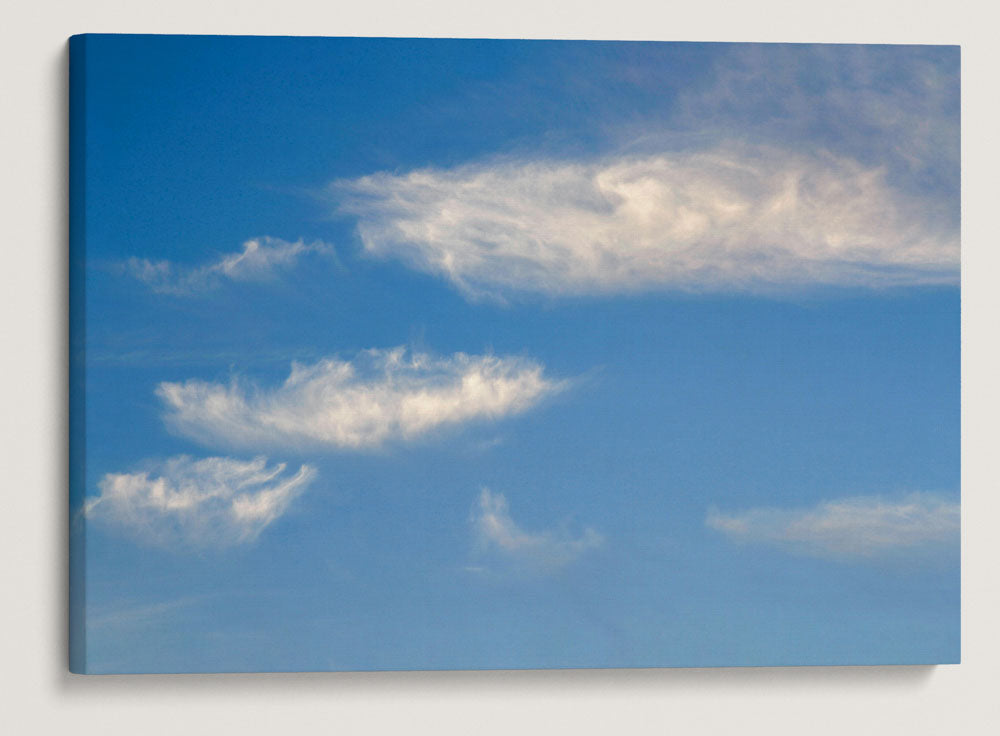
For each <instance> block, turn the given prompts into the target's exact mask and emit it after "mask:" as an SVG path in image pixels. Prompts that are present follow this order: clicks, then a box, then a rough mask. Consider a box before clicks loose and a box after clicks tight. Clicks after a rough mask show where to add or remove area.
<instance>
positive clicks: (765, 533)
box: [705, 493, 961, 559]
mask: <svg viewBox="0 0 1000 736" xmlns="http://www.w3.org/2000/svg"><path fill="white" fill-rule="evenodd" d="M705 523H706V525H707V526H708V527H709V528H710V529H713V530H715V531H718V532H721V533H722V534H724V535H726V536H727V537H729V538H730V539H732V540H733V541H735V542H742V543H753V544H758V543H759V544H766V545H770V546H774V547H778V548H779V549H782V550H785V551H786V552H789V553H792V554H800V555H807V556H814V557H833V558H843V559H870V558H875V557H879V556H884V555H894V554H898V553H900V552H908V551H909V552H913V551H920V550H926V549H934V548H938V547H941V546H957V544H958V541H959V531H960V526H961V507H960V505H959V504H958V503H957V502H955V501H952V500H949V499H947V498H944V497H941V496H937V495H934V494H929V493H913V494H910V495H907V496H905V497H902V498H898V499H895V500H891V499H886V498H882V497H878V496H860V497H854V498H844V499H839V500H835V501H827V502H824V503H821V504H819V505H817V506H815V507H813V508H804V509H780V508H755V509H749V510H746V511H742V512H735V513H723V512H720V511H719V510H717V509H712V510H710V511H709V513H708V516H707V517H706V520H705Z"/></svg>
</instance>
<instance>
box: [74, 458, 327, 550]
mask: <svg viewBox="0 0 1000 736" xmlns="http://www.w3.org/2000/svg"><path fill="white" fill-rule="evenodd" d="M315 476H316V471H315V469H314V468H312V467H311V466H308V465H303V466H302V467H301V468H299V470H298V472H297V473H294V474H290V473H285V464H284V463H278V464H276V465H272V466H268V464H267V460H266V459H265V458H263V457H259V458H256V459H254V460H249V461H242V460H236V459H233V458H228V457H209V458H205V459H203V460H195V459H193V458H191V457H188V456H186V455H181V456H178V457H173V458H170V459H169V460H166V461H165V462H162V463H158V464H155V465H153V466H151V467H149V468H148V469H146V470H143V471H140V472H135V473H107V474H106V475H105V476H104V477H103V478H101V480H100V482H99V484H98V487H99V488H100V491H101V493H100V495H99V496H96V497H94V498H91V499H90V500H88V501H87V503H86V506H85V507H84V513H85V514H86V516H87V518H90V519H94V520H97V521H100V522H106V523H108V524H110V525H112V526H115V527H118V528H121V529H123V530H124V531H126V532H128V533H130V534H131V535H132V536H134V537H136V538H138V539H139V540H141V541H144V542H148V543H152V544H159V545H164V546H174V545H183V546H194V547H226V546H231V545H234V544H239V543H242V542H249V541H252V540H254V539H256V538H257V536H258V535H259V534H260V533H261V531H263V529H264V528H265V527H267V526H268V525H269V524H270V523H271V522H273V521H274V520H275V519H277V518H278V517H280V516H281V515H282V514H283V513H284V512H285V510H286V509H287V508H288V505H289V504H290V503H291V502H292V500H293V499H294V498H295V497H296V496H297V495H298V494H299V493H301V492H302V491H303V490H305V488H306V486H308V485H309V483H310V482H311V481H312V480H313V478H315Z"/></svg>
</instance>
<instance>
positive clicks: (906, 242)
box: [332, 145, 959, 297]
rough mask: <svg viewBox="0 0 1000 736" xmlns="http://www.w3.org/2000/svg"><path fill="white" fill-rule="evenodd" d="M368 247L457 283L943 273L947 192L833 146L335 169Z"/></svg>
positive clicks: (612, 288)
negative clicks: (938, 195)
mask: <svg viewBox="0 0 1000 736" xmlns="http://www.w3.org/2000/svg"><path fill="white" fill-rule="evenodd" d="M332 192H333V193H334V195H335V196H336V197H337V198H338V200H339V202H340V205H339V206H340V209H341V211H342V212H345V213H349V214H353V215H355V216H357V218H358V231H359V233H360V236H361V240H362V242H363V246H364V249H365V252H366V253H368V254H370V255H371V256H375V257H382V258H398V259H401V260H402V261H404V262H405V263H407V264H408V265H409V266H411V267H412V268H415V269H417V270H419V271H423V272H426V273H430V274H433V275H437V276H441V277H443V278H446V279H448V280H449V281H450V282H451V283H453V284H454V285H455V286H457V287H458V288H459V289H461V290H462V291H463V292H465V293H466V294H467V295H469V296H483V295H490V296H495V297H496V296H499V297H503V296H505V295H510V294H517V293H524V292H534V293H541V294H547V295H554V296H565V295H586V294H612V293H629V292H639V291H649V290H665V289H678V290H694V291H713V290H729V291H732V290H769V289H786V288H796V287H801V286H809V285H823V284H828V285H843V286H860V287H881V286H892V285H913V284H942V283H944V284H954V283H957V282H958V276H959V239H958V233H957V230H956V229H955V227H954V225H953V224H952V221H951V220H950V219H949V218H948V217H947V216H946V214H947V213H946V212H945V209H946V206H945V205H944V204H941V205H940V206H939V205H937V204H935V203H934V201H933V200H928V199H927V198H921V197H915V196H911V195H907V194H904V193H902V192H901V191H899V190H896V189H894V188H893V187H891V186H890V185H889V184H888V182H887V179H886V170H885V169H884V168H873V167H865V166H862V165H860V164H858V163H857V162H856V161H854V160H853V159H850V158H845V157H840V156H836V155H834V154H831V153H824V152H811V153H808V154H797V153H792V152H789V151H785V150H781V149H778V148H773V147H766V146H758V147H749V146H725V145H723V146H718V147H716V148H714V149H711V150H705V151H700V152H674V153H660V154H636V155H627V156H617V157H610V158H604V159H601V160H597V161H591V162H568V161H559V160H544V159H538V160H532V159H508V160H498V161H492V162H485V163H470V164H467V165H464V166H459V167H457V168H453V169H422V170H417V171H411V172H409V173H403V174H391V173H376V174H372V175H369V176H365V177H362V178H359V179H354V180H349V181H346V180H344V181H338V182H334V184H333V185H332Z"/></svg>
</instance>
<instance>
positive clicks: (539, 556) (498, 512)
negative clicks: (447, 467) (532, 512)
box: [473, 488, 604, 569]
mask: <svg viewBox="0 0 1000 736" xmlns="http://www.w3.org/2000/svg"><path fill="white" fill-rule="evenodd" d="M473 524H474V527H475V531H476V535H477V537H478V541H479V544H480V547H481V548H482V549H483V550H484V551H493V552H496V553H499V554H500V555H502V556H503V557H505V558H507V559H509V560H513V561H517V562H521V563H525V564H528V565H530V566H533V567H536V568H541V569H555V568H559V567H562V566H564V565H566V564H568V563H570V562H572V561H573V560H575V559H577V558H578V557H579V556H580V555H582V554H583V553H584V552H586V551H587V550H590V549H593V548H595V547H599V546H600V545H601V544H603V542H604V538H603V537H602V536H601V535H600V534H598V533H597V532H596V531H594V530H593V529H590V528H587V529H584V530H583V532H582V533H581V534H579V535H572V534H570V533H569V532H567V531H565V530H558V531H556V530H549V531H539V532H527V531H524V530H523V529H521V527H519V526H518V525H517V524H516V523H515V522H514V520H513V519H512V518H511V516H510V511H509V510H508V507H507V499H506V498H504V496H503V494H501V493H496V494H494V493H492V492H490V490H489V489H487V488H484V489H483V490H482V493H481V494H480V495H479V503H478V505H477V506H476V510H475V513H474V515H473Z"/></svg>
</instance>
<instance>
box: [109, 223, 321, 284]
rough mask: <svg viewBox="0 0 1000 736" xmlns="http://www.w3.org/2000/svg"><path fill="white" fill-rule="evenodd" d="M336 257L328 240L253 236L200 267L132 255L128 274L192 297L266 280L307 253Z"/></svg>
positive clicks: (286, 268)
mask: <svg viewBox="0 0 1000 736" xmlns="http://www.w3.org/2000/svg"><path fill="white" fill-rule="evenodd" d="M311 253H314V254H318V255H324V256H328V257H335V256H336V253H335V251H334V248H333V246H331V245H328V244H327V243H321V242H316V243H309V244H307V243H304V242H302V241H301V240H299V241H296V242H294V243H292V242H288V241H285V240H280V239H278V238H267V237H264V238H254V239H252V240H248V241H246V242H245V243H244V244H243V250H241V251H239V252H237V253H229V254H226V255H224V256H222V257H221V258H219V259H218V260H216V261H213V262H212V263H209V264H206V265H204V266H198V267H193V268H192V267H184V266H178V265H177V264H175V263H172V262H171V261H150V260H148V259H146V258H130V259H128V260H127V261H126V262H125V264H124V268H125V271H126V273H128V274H130V275H131V276H132V277H134V278H136V279H138V280H139V281H141V282H143V283H144V284H146V285H147V286H148V287H149V288H150V289H151V290H153V291H154V292H157V293H159V294H172V295H174V296H191V295H194V294H199V293H203V292H206V291H211V290H213V289H216V288H218V287H219V286H220V285H221V284H222V283H223V282H224V281H267V280H268V279H271V278H273V277H274V276H275V274H277V273H279V272H280V271H288V270H291V269H292V268H294V267H295V265H296V264H297V263H298V261H299V259H300V258H301V257H302V256H304V255H307V254H311Z"/></svg>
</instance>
